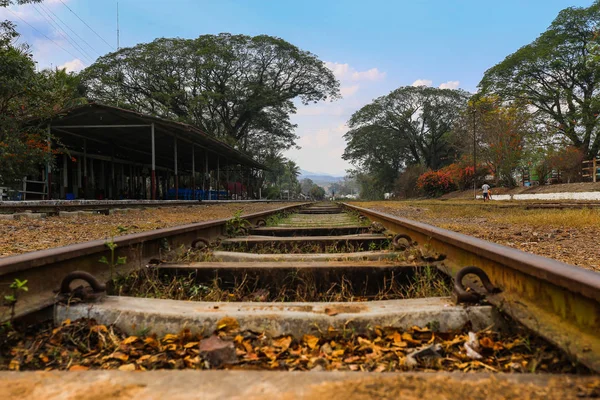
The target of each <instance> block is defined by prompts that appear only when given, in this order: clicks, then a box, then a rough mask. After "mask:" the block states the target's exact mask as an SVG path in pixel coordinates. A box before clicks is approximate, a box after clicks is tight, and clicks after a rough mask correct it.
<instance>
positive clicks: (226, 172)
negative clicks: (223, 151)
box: [225, 159, 230, 200]
mask: <svg viewBox="0 0 600 400" xmlns="http://www.w3.org/2000/svg"><path fill="white" fill-rule="evenodd" d="M225 164H226V165H227V159H225ZM229 168H230V167H229V165H227V169H226V170H225V180H226V181H227V187H226V190H227V199H228V200H229Z"/></svg>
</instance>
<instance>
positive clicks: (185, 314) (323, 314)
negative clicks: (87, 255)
mask: <svg viewBox="0 0 600 400" xmlns="http://www.w3.org/2000/svg"><path fill="white" fill-rule="evenodd" d="M79 318H91V319H94V320H95V321H97V322H98V323H100V324H103V325H115V326H116V327H118V328H119V329H120V330H122V331H123V332H125V333H127V334H128V335H139V333H140V332H144V333H145V334H146V335H152V334H156V335H158V336H164V335H166V334H169V333H170V334H173V333H177V332H180V331H182V330H183V329H189V330H190V331H191V333H192V334H201V335H202V334H203V335H209V334H210V333H212V332H213V331H215V330H217V329H218V326H219V321H222V320H223V318H231V319H235V320H236V322H237V324H239V330H240V331H251V332H257V333H265V334H266V335H268V336H271V337H279V336H282V335H291V336H292V337H294V338H297V339H301V338H302V337H303V336H304V335H307V334H318V333H319V332H327V331H328V330H331V329H334V330H339V331H347V332H353V333H355V334H368V333H369V331H372V330H373V329H374V328H375V327H376V326H380V327H393V328H397V329H403V330H405V329H409V328H411V327H413V326H420V327H426V326H429V327H431V328H433V330H434V331H438V332H450V331H459V330H462V329H464V327H465V326H470V327H471V329H473V330H475V331H478V330H483V329H485V328H489V327H492V326H493V327H494V329H495V330H504V329H506V328H507V327H506V325H505V321H504V320H503V318H502V317H501V315H500V314H499V313H497V312H496V311H495V309H494V307H491V306H456V305H454V304H453V303H452V300H451V299H450V298H447V297H445V298H444V297H442V298H426V299H405V300H388V301H375V302H367V303H355V304H348V303H345V302H332V303H314V302H302V303H272V302H268V303H267V302H258V303H257V302H235V303H228V302H182V301H176V300H163V299H144V298H134V297H119V296H107V297H106V298H104V299H103V300H102V301H99V302H97V303H93V304H75V305H64V304H60V305H57V306H56V307H55V312H54V321H55V324H58V325H60V324H61V323H62V322H63V321H65V320H71V321H74V320H77V319H79Z"/></svg>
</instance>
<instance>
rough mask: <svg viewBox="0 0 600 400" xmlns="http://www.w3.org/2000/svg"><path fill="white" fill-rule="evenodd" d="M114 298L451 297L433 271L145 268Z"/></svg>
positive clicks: (118, 286)
mask: <svg viewBox="0 0 600 400" xmlns="http://www.w3.org/2000/svg"><path fill="white" fill-rule="evenodd" d="M111 292H112V294H115V295H121V296H133V297H146V298H156V299H172V300H191V301H270V302H332V301H339V302H342V301H346V302H356V301H373V300H391V299H408V298H423V297H443V296H449V295H450V294H451V284H450V282H449V281H448V278H446V277H445V276H443V275H442V274H441V273H440V272H438V271H437V269H436V268H434V267H429V266H425V267H420V268H415V269H410V271H407V270H406V269H405V270H403V271H402V272H399V271H397V270H396V271H369V272H366V273H365V272H362V273H361V272H354V273H349V272H345V271H314V270H311V271H302V270H292V271H290V270H289V269H286V270H272V271H269V272H264V271H263V272H257V271H250V269H249V270H246V271H240V270H237V271H234V272H227V273H226V272H222V273H220V274H219V273H218V272H214V271H210V272H203V271H199V272H198V273H196V272H190V273H181V272H180V273H177V272H170V271H168V270H160V269H157V268H147V269H144V270H140V271H136V272H133V273H131V274H129V275H126V276H122V277H119V278H118V279H116V280H115V281H114V282H113V287H112V289H111Z"/></svg>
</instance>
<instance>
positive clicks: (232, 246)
mask: <svg viewBox="0 0 600 400" xmlns="http://www.w3.org/2000/svg"><path fill="white" fill-rule="evenodd" d="M391 249H392V248H391V242H390V241H389V240H382V241H372V242H370V243H368V244H353V243H351V242H347V241H346V242H345V241H344V240H340V241H339V242H337V243H332V244H324V243H319V242H316V243H301V244H298V243H291V244H287V243H275V242H271V243H266V244H262V243H261V244H253V245H252V246H249V245H247V244H245V243H229V244H227V246H221V248H220V250H228V251H237V252H244V253H254V254H310V253H354V252H361V251H382V250H391Z"/></svg>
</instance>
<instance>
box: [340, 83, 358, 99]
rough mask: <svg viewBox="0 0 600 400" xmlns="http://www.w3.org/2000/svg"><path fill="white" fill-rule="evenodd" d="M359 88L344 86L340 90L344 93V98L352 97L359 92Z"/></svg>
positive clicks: (356, 86)
mask: <svg viewBox="0 0 600 400" xmlns="http://www.w3.org/2000/svg"><path fill="white" fill-rule="evenodd" d="M358 88H359V86H358V85H352V86H342V87H341V88H340V93H342V97H350V96H352V95H353V94H354V93H356V91H357V90H358Z"/></svg>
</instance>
